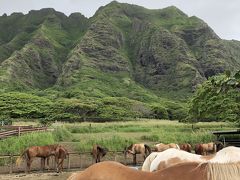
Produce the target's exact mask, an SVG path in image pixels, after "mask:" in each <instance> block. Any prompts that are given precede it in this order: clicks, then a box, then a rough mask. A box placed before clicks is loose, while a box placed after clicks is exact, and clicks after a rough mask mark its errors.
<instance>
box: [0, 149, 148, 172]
mask: <svg viewBox="0 0 240 180" xmlns="http://www.w3.org/2000/svg"><path fill="white" fill-rule="evenodd" d="M19 156H20V155H0V174H6V173H20V172H25V171H26V161H25V160H23V162H21V164H20V166H19V167H17V166H16V163H15V162H16V159H17V157H19ZM101 161H116V162H120V163H122V164H125V165H132V163H133V157H132V156H131V155H129V156H128V157H127V158H125V157H124V154H123V152H122V151H109V152H108V153H107V154H106V156H105V157H103V158H102V159H101ZM143 161H144V159H143V157H142V156H141V155H137V166H141V165H142V163H143ZM94 163H95V160H93V158H92V155H91V153H90V152H82V153H78V152H70V153H69V156H68V157H67V158H66V159H65V160H64V165H63V168H64V170H63V171H67V170H70V169H85V168H87V167H89V166H91V165H92V164H94ZM49 166H50V171H54V169H55V159H54V157H53V156H52V157H51V158H50V163H49ZM31 171H39V172H41V171H42V169H41V158H34V160H33V163H32V166H31Z"/></svg>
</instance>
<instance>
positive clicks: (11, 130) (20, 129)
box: [0, 126, 48, 139]
mask: <svg viewBox="0 0 240 180" xmlns="http://www.w3.org/2000/svg"><path fill="white" fill-rule="evenodd" d="M1 129H4V130H3V131H0V139H4V138H7V137H11V136H20V135H21V134H25V133H29V132H39V131H47V130H48V129H47V127H32V126H2V127H1ZM6 129H7V130H6Z"/></svg>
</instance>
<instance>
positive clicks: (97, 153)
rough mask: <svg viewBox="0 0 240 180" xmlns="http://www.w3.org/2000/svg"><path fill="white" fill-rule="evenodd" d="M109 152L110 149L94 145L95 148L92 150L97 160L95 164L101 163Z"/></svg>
mask: <svg viewBox="0 0 240 180" xmlns="http://www.w3.org/2000/svg"><path fill="white" fill-rule="evenodd" d="M107 152H108V149H107V148H103V147H101V146H100V145H97V144H95V145H93V148H92V152H91V154H92V156H93V159H95V162H96V163H98V162H100V158H102V157H104V156H105V155H106V154H107Z"/></svg>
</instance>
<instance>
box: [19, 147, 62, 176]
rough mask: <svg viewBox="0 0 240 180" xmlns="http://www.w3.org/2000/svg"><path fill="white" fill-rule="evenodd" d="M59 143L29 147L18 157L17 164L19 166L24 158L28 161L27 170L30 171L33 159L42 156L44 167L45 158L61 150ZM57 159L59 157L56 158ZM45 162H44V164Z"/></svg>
mask: <svg viewBox="0 0 240 180" xmlns="http://www.w3.org/2000/svg"><path fill="white" fill-rule="evenodd" d="M59 147H60V146H59V145H57V144H56V145H47V146H32V147H29V148H27V149H26V150H25V151H24V152H23V153H22V154H21V156H20V157H18V158H17V160H16V164H17V165H18V166H19V165H20V163H21V161H22V160H23V158H25V160H26V162H27V172H30V169H31V164H32V161H33V159H34V158H35V157H39V158H42V162H41V163H42V168H43V169H44V165H45V159H46V158H48V157H50V156H55V158H57V157H56V154H57V152H58V150H59ZM55 160H56V161H57V159H55ZM43 162H44V164H43Z"/></svg>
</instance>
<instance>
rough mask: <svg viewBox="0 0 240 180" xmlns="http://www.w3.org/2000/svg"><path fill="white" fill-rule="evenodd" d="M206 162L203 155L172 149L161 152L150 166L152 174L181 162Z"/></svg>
mask: <svg viewBox="0 0 240 180" xmlns="http://www.w3.org/2000/svg"><path fill="white" fill-rule="evenodd" d="M192 161H193V162H205V161H206V160H205V159H203V158H202V156H201V155H197V154H192V153H189V152H186V151H183V150H179V149H175V148H171V149H167V150H165V151H163V152H160V153H159V154H158V155H157V157H156V158H155V159H154V160H153V161H152V163H151V165H150V169H149V171H150V172H153V171H156V170H160V169H164V168H167V167H169V166H172V165H174V164H178V163H180V162H192Z"/></svg>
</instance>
